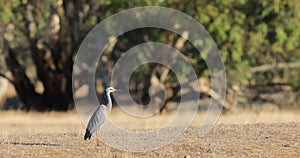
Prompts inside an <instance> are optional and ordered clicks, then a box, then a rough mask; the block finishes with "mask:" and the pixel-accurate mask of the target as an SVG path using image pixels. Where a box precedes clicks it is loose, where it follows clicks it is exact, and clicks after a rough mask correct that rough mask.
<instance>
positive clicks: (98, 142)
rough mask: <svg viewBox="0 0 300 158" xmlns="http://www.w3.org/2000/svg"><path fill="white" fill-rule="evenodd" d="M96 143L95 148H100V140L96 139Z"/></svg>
mask: <svg viewBox="0 0 300 158" xmlns="http://www.w3.org/2000/svg"><path fill="white" fill-rule="evenodd" d="M96 141H97V142H96V143H97V146H100V138H97V139H96Z"/></svg>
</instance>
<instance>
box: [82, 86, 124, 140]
mask: <svg viewBox="0 0 300 158" xmlns="http://www.w3.org/2000/svg"><path fill="white" fill-rule="evenodd" d="M116 91H120V90H117V89H115V88H114V87H108V88H106V90H105V92H106V96H107V103H106V105H103V104H101V105H100V106H99V107H98V108H97V109H96V110H95V112H94V113H93V115H92V117H91V119H90V121H89V123H88V125H87V127H86V133H85V135H84V140H87V139H91V136H92V134H93V133H95V132H96V131H97V130H98V129H99V128H100V127H101V126H102V125H103V123H104V121H105V119H106V117H107V115H108V114H109V113H110V111H111V108H112V101H111V97H110V93H112V92H116ZM99 144H100V140H99V138H98V137H97V146H99Z"/></svg>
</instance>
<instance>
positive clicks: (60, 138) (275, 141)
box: [0, 110, 300, 157]
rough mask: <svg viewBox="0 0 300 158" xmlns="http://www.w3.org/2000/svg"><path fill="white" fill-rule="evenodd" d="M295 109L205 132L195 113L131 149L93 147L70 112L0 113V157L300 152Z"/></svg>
mask: <svg viewBox="0 0 300 158" xmlns="http://www.w3.org/2000/svg"><path fill="white" fill-rule="evenodd" d="M299 114H300V112H299V111H285V112H282V111H278V112H259V113H258V112H251V111H242V112H236V113H228V114H223V115H221V117H220V119H219V122H218V124H217V125H216V126H215V127H214V128H213V129H212V130H211V131H210V132H209V133H208V134H207V135H206V136H204V137H199V136H198V131H199V122H201V119H202V118H203V116H204V114H203V113H199V114H197V115H196V117H195V119H194V121H193V123H192V125H191V126H190V127H189V128H188V129H187V130H186V131H185V132H184V133H183V134H181V135H180V136H179V137H178V138H177V139H176V140H175V141H174V142H172V143H171V144H169V145H167V146H164V147H162V148H160V149H157V150H154V151H149V152H135V153H132V152H126V151H121V150H118V149H114V148H112V147H109V146H107V145H105V144H101V146H99V147H98V146H96V141H95V137H92V139H91V140H90V141H84V140H83V135H84V132H85V127H84V125H83V124H82V122H81V120H80V119H79V117H78V114H77V113H76V112H75V111H73V112H68V113H58V112H48V113H35V112H29V113H24V112H21V111H8V112H0V127H1V128H0V157H300V115H299ZM110 117H111V119H112V120H114V121H116V122H117V123H119V124H125V123H127V124H128V120H124V119H121V118H120V117H119V115H118V110H114V111H113V112H112V114H111V116H110ZM172 117H173V115H172V114H164V115H160V116H157V118H155V119H154V121H151V122H148V123H147V128H151V127H155V128H157V127H159V126H161V125H163V124H165V122H166V120H169V119H170V118H172ZM131 126H132V127H129V128H133V127H135V128H138V127H140V125H138V124H131ZM171 130H172V129H170V131H171ZM112 139H113V138H112ZM116 141H117V140H116Z"/></svg>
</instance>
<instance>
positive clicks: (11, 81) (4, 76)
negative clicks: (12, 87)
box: [0, 73, 14, 84]
mask: <svg viewBox="0 0 300 158" xmlns="http://www.w3.org/2000/svg"><path fill="white" fill-rule="evenodd" d="M0 76H1V77H3V78H5V79H7V80H8V82H10V83H11V84H14V81H13V80H12V79H11V78H9V77H7V76H6V75H4V74H2V73H0Z"/></svg>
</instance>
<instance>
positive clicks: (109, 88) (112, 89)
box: [105, 87, 120, 93]
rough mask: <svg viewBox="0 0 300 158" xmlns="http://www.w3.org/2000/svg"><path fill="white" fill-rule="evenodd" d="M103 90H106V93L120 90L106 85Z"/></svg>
mask: <svg viewBox="0 0 300 158" xmlns="http://www.w3.org/2000/svg"><path fill="white" fill-rule="evenodd" d="M105 91H106V93H112V92H116V91H120V90H118V89H115V88H114V87H107V88H106V90H105Z"/></svg>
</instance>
